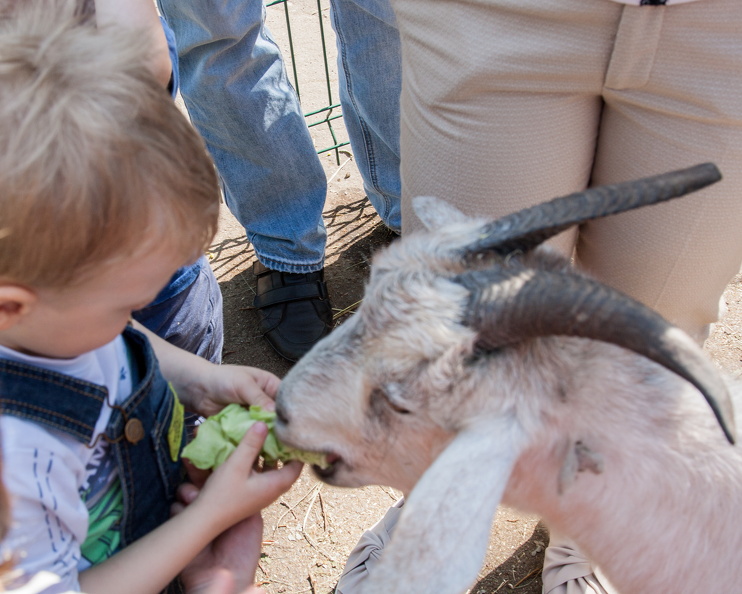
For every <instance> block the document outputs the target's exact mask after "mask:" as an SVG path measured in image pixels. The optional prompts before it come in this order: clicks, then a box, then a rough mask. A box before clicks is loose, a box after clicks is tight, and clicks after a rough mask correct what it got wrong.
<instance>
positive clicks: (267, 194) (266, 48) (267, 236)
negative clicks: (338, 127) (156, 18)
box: [159, 0, 327, 272]
mask: <svg viewBox="0 0 742 594" xmlns="http://www.w3.org/2000/svg"><path fill="white" fill-rule="evenodd" d="M159 5H160V9H161V11H162V14H163V16H164V17H165V19H166V20H167V22H168V24H169V25H170V26H171V27H172V28H173V30H174V32H175V37H176V41H177V44H178V54H179V58H180V86H181V94H182V96H183V100H184V102H185V104H186V107H187V108H188V113H189V115H190V117H191V121H192V122H193V124H194V126H195V127H196V128H197V129H198V131H199V132H200V133H201V135H202V136H203V137H204V139H205V141H206V144H207V146H208V149H209V152H210V153H211V155H212V156H213V158H214V161H215V163H216V166H217V169H218V170H219V174H220V176H221V178H222V181H223V185H224V195H225V199H226V201H227V205H228V206H229V208H230V210H231V211H232V213H233V214H234V215H235V216H236V217H237V219H238V220H239V221H240V222H241V223H242V224H243V225H244V226H245V229H246V230H247V234H248V238H249V239H250V241H251V242H252V243H253V245H254V246H255V250H256V252H257V254H258V256H259V258H260V260H261V262H263V263H264V264H265V265H266V266H268V267H269V268H272V269H274V270H283V271H287V272H309V271H313V270H319V269H320V268H321V267H322V261H323V257H324V248H325V230H324V225H323V223H322V208H323V206H324V201H325V195H326V190H327V183H326V178H325V174H324V170H323V169H322V165H321V163H320V161H319V158H318V157H317V154H316V151H315V149H314V145H313V144H312V139H311V137H310V136H309V131H308V130H307V127H306V124H305V122H304V116H303V115H302V112H301V108H300V105H299V102H298V99H297V97H296V93H295V92H294V90H293V88H292V87H291V85H290V83H289V81H288V78H287V76H286V71H285V68H284V65H283V60H282V58H281V54H280V51H279V49H278V46H277V45H276V44H275V42H274V41H273V39H272V37H271V36H270V33H269V32H268V30H267V29H266V27H265V24H264V10H265V9H264V6H263V2H262V1H261V0H228V1H225V2H209V1H207V0H159Z"/></svg>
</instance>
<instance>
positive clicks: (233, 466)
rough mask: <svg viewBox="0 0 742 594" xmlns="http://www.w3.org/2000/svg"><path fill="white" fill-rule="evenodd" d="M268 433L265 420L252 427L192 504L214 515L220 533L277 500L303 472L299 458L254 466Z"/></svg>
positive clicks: (203, 511)
mask: <svg viewBox="0 0 742 594" xmlns="http://www.w3.org/2000/svg"><path fill="white" fill-rule="evenodd" d="M267 434H268V428H267V427H266V426H265V424H263V423H255V424H254V425H253V426H252V427H250V429H248V431H247V433H245V437H243V438H242V441H241V442H240V444H239V445H238V446H237V449H235V451H234V452H233V453H232V454H231V455H230V457H229V458H228V459H227V461H226V462H224V464H222V465H221V466H220V467H219V468H217V469H216V470H215V471H214V472H213V473H212V474H211V476H209V478H208V479H207V480H206V483H205V484H204V486H203V488H202V489H201V492H200V493H199V494H198V497H197V498H196V500H195V501H194V502H193V503H192V504H191V505H190V506H189V507H191V508H198V513H200V514H205V515H206V516H208V517H209V518H211V521H212V522H213V526H214V527H215V528H219V532H220V533H221V532H223V531H224V530H226V529H227V528H229V527H230V526H232V525H233V524H236V523H237V522H240V521H241V520H243V519H245V518H247V517H249V516H252V515H255V514H257V513H258V512H259V511H260V510H261V509H263V508H264V507H266V506H267V505H269V504H270V503H272V502H273V501H275V500H276V499H277V498H278V497H279V496H280V495H281V494H282V493H284V492H286V491H287V490H288V489H289V487H291V485H292V484H293V483H294V481H295V480H296V479H297V478H298V477H299V474H300V473H301V469H302V464H300V463H298V462H289V463H288V464H285V465H284V466H283V468H281V469H280V470H266V471H265V472H258V471H256V470H255V469H254V468H253V465H254V464H255V460H256V459H257V457H258V452H260V448H261V446H262V445H263V441H265V437H266V435H267Z"/></svg>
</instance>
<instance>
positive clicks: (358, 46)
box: [330, 0, 402, 233]
mask: <svg viewBox="0 0 742 594" xmlns="http://www.w3.org/2000/svg"><path fill="white" fill-rule="evenodd" d="M330 6H331V15H332V27H333V29H334V31H335V35H336V39H337V48H338V83H339V85H340V102H341V104H342V106H343V120H344V121H345V127H346V129H347V130H348V136H349V139H350V144H351V148H352V149H353V156H354V158H355V161H356V165H357V166H358V170H359V171H360V173H361V177H362V178H363V187H364V190H365V191H366V195H367V196H368V199H369V201H370V202H371V204H372V205H373V206H374V208H375V209H376V212H378V213H379V216H380V217H381V218H382V220H383V221H384V223H385V224H386V225H387V226H388V227H389V228H391V229H392V230H394V231H396V232H397V233H399V232H400V231H401V228H402V220H401V212H400V196H401V182H400V176H399V95H400V92H401V90H402V58H401V53H400V41H399V30H398V29H397V21H396V19H395V17H394V11H393V10H392V7H391V4H390V3H389V0H330Z"/></svg>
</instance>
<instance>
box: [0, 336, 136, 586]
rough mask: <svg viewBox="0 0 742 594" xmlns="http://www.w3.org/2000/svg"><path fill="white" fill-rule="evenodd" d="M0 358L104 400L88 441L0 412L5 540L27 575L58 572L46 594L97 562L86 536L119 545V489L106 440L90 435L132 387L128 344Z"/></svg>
mask: <svg viewBox="0 0 742 594" xmlns="http://www.w3.org/2000/svg"><path fill="white" fill-rule="evenodd" d="M0 358H4V359H10V360H12V361H16V362H20V363H26V364H30V365H35V366H37V367H42V368H45V369H49V370H51V371H56V372H59V373H63V374H65V375H69V376H72V377H75V378H77V379H81V380H85V381H88V382H91V383H93V384H96V385H99V386H105V387H106V388H107V389H108V394H109V396H108V403H106V404H104V405H103V407H102V409H101V413H100V416H99V418H98V421H97V423H96V426H95V435H94V437H93V440H92V441H91V443H90V444H88V445H85V444H82V443H80V442H79V441H77V440H75V439H73V438H72V437H70V436H68V435H66V434H64V433H62V432H60V431H57V430H55V429H52V428H49V427H46V426H43V425H40V424H37V423H34V422H32V421H26V420H23V419H20V418H16V417H13V416H10V415H0V439H1V440H2V452H3V465H4V468H3V480H4V481H5V486H6V488H7V489H8V492H9V494H10V497H11V502H10V504H11V518H12V521H11V527H10V532H9V534H8V537H7V538H6V539H5V541H4V543H3V546H4V547H5V548H7V549H10V550H11V551H12V552H13V553H14V555H15V558H16V559H17V563H16V565H17V567H19V568H20V569H22V570H23V571H24V572H25V573H26V574H27V575H34V574H36V573H39V572H41V571H49V572H51V573H54V574H56V575H58V576H59V577H60V581H59V583H58V584H57V585H56V586H54V587H53V588H52V589H49V590H48V592H49V594H51V593H52V592H54V593H56V592H67V591H68V590H79V583H78V579H77V575H78V571H82V570H84V569H86V568H87V567H89V566H90V565H91V564H92V563H95V562H97V561H100V560H101V555H102V552H101V551H100V550H99V549H98V550H96V549H95V548H94V549H92V551H85V550H84V549H83V544H84V543H85V540H86V538H87V537H88V536H89V535H90V534H94V533H95V534H104V535H105V536H104V538H103V539H102V541H103V542H105V543H109V544H110V547H111V548H112V549H113V550H115V548H117V545H118V536H117V535H118V533H117V531H116V529H115V527H114V526H111V525H110V524H111V519H112V518H116V517H117V513H118V514H119V516H120V513H121V504H120V503H121V488H120V484H119V481H118V475H117V472H116V467H115V463H114V461H113V460H112V459H111V458H110V456H108V449H109V448H108V443H107V442H106V441H105V440H104V439H99V440H97V441H96V437H97V436H98V435H99V434H100V433H102V432H103V431H105V428H106V426H107V424H108V421H109V419H110V417H111V411H112V409H111V407H110V406H109V405H108V404H109V403H114V404H117V403H120V402H123V401H124V400H126V399H127V398H128V397H129V395H130V394H131V390H132V382H131V372H130V368H129V362H128V358H127V351H126V344H125V343H124V340H123V338H122V337H121V336H118V337H117V338H116V339H114V340H113V341H112V342H110V343H108V344H107V345H105V346H103V347H101V348H99V349H96V350H95V351H92V352H90V353H86V354H84V355H81V356H79V357H75V358H74V359H46V358H43V357H31V356H28V355H23V354H21V353H18V352H16V351H13V350H10V349H7V348H4V347H0ZM92 444H95V446H94V447H89V446H92ZM99 540H101V539H99ZM86 555H87V557H92V558H86ZM45 592H47V591H46V590H45Z"/></svg>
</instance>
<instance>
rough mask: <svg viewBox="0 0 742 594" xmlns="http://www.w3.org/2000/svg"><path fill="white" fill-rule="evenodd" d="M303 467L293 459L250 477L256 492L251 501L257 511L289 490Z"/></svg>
mask: <svg viewBox="0 0 742 594" xmlns="http://www.w3.org/2000/svg"><path fill="white" fill-rule="evenodd" d="M303 467H304V465H303V464H302V463H301V462H296V461H293V462H289V463H288V464H285V465H284V466H283V468H280V469H278V470H266V471H265V472H260V473H255V474H254V475H253V476H252V477H250V482H251V483H252V486H253V490H254V492H255V495H254V496H253V497H252V499H251V503H252V504H253V505H254V506H255V511H258V510H260V509H263V508H264V507H266V506H268V505H270V504H271V503H272V502H273V501H275V500H276V499H278V497H279V496H280V495H281V494H283V493H285V492H286V491H288V490H289V488H291V485H293V484H294V482H295V481H296V479H297V478H299V475H300V474H301V469H302V468H303Z"/></svg>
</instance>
